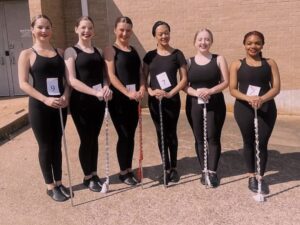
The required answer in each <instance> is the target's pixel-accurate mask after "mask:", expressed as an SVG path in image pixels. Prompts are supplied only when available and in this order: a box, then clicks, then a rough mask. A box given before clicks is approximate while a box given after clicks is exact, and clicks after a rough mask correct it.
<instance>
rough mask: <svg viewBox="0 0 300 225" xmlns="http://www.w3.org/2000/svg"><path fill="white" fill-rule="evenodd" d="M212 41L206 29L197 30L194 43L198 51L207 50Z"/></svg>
mask: <svg viewBox="0 0 300 225" xmlns="http://www.w3.org/2000/svg"><path fill="white" fill-rule="evenodd" d="M212 42H213V40H212V36H211V34H210V33H209V32H208V31H206V30H202V31H199V32H198V34H197V36H196V38H195V42H194V45H195V47H196V49H197V50H198V51H199V52H209V49H210V47H211V45H212Z"/></svg>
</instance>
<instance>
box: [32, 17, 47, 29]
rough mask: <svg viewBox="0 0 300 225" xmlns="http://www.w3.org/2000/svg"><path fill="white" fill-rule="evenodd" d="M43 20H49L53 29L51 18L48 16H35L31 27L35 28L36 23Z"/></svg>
mask: <svg viewBox="0 0 300 225" xmlns="http://www.w3.org/2000/svg"><path fill="white" fill-rule="evenodd" d="M41 18H43V19H46V20H48V21H49V23H50V25H51V27H52V22H51V20H50V18H49V17H48V16H46V15H43V14H39V15H36V16H34V17H33V18H32V19H31V24H30V25H31V27H32V28H33V27H34V25H35V23H36V21H37V20H38V19H41Z"/></svg>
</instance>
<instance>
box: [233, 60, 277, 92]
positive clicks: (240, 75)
mask: <svg viewBox="0 0 300 225" xmlns="http://www.w3.org/2000/svg"><path fill="white" fill-rule="evenodd" d="M261 64H262V65H261V66H258V67H254V66H249V65H248V64H247V63H246V59H245V58H244V59H243V60H241V66H240V68H239V69H238V71H237V82H238V89H239V91H240V92H242V93H243V94H246V93H247V90H248V87H249V85H254V86H258V87H260V88H261V89H260V92H259V96H262V95H264V94H265V93H267V92H268V91H269V90H270V88H271V86H270V85H271V80H272V70H271V67H270V65H269V64H268V62H267V60H266V59H265V58H262V60H261Z"/></svg>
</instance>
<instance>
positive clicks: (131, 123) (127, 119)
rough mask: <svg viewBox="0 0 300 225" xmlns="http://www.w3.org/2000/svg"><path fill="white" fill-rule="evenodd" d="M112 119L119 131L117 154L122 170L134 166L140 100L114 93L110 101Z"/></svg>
mask: <svg viewBox="0 0 300 225" xmlns="http://www.w3.org/2000/svg"><path fill="white" fill-rule="evenodd" d="M109 112H110V115H111V119H112V121H113V124H114V126H115V129H116V131H117V133H118V142H117V156H118V161H119V166H120V170H121V171H124V170H126V169H131V168H132V158H133V151H134V135H135V130H136V127H137V124H138V119H139V118H138V102H136V101H133V100H129V99H128V98H127V97H124V96H120V95H117V94H116V95H114V97H113V99H112V100H111V101H110V102H109Z"/></svg>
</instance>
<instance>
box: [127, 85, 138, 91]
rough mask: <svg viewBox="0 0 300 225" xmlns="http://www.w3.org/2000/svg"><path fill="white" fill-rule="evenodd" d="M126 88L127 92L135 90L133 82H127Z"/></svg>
mask: <svg viewBox="0 0 300 225" xmlns="http://www.w3.org/2000/svg"><path fill="white" fill-rule="evenodd" d="M126 89H127V90H128V91H129V92H136V87H135V84H127V85H126Z"/></svg>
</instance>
